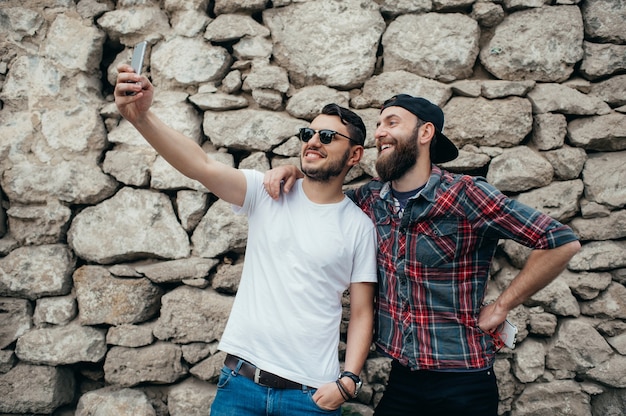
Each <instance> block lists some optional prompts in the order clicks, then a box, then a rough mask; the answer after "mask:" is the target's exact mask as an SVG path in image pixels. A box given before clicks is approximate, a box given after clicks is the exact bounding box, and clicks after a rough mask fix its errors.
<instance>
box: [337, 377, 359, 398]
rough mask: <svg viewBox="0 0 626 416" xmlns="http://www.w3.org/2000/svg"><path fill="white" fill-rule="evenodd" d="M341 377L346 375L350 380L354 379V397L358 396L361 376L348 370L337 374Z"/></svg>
mask: <svg viewBox="0 0 626 416" xmlns="http://www.w3.org/2000/svg"><path fill="white" fill-rule="evenodd" d="M343 377H348V378H350V379H352V381H354V385H355V386H356V387H355V389H354V397H356V396H358V395H359V393H360V392H361V387H363V381H362V380H361V378H360V377H359V376H357V375H356V374H354V373H351V372H350V371H343V372H342V373H341V375H340V376H339V378H343Z"/></svg>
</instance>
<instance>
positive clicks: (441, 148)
mask: <svg viewBox="0 0 626 416" xmlns="http://www.w3.org/2000/svg"><path fill="white" fill-rule="evenodd" d="M387 107H402V108H404V109H405V110H407V111H410V112H411V113H413V114H415V115H416V116H417V118H419V119H420V120H422V121H427V122H431V123H433V125H434V126H435V134H436V135H437V141H436V143H435V146H434V147H433V148H431V151H430V160H431V161H432V162H433V163H444V162H449V161H451V160H454V159H456V157H457V156H458V155H459V149H457V148H456V146H455V145H454V143H452V141H451V140H450V139H448V138H447V137H446V136H444V134H443V122H444V117H443V111H442V110H441V108H439V106H437V105H435V104H433V103H431V102H430V101H428V100H427V99H425V98H420V97H413V96H411V95H408V94H398V95H394V96H393V97H391V98H390V99H388V100H387V101H385V102H384V103H383V106H382V108H381V109H380V111H381V112H382V111H383V110H384V109H385V108H387Z"/></svg>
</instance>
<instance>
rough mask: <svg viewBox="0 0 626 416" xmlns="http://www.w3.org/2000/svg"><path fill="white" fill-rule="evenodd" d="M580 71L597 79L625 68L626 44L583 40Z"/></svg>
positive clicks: (590, 77)
mask: <svg viewBox="0 0 626 416" xmlns="http://www.w3.org/2000/svg"><path fill="white" fill-rule="evenodd" d="M583 50H584V57H583V61H582V64H581V65H580V71H581V72H582V74H583V75H584V76H585V77H586V78H588V79H592V80H593V79H598V78H601V77H604V76H607V75H612V74H616V73H619V72H622V71H624V69H626V45H614V44H611V43H604V44H599V43H592V42H583Z"/></svg>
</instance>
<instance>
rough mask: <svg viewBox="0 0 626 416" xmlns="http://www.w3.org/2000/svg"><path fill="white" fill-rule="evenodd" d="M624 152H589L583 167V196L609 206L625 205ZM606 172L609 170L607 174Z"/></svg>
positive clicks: (625, 170)
mask: <svg viewBox="0 0 626 416" xmlns="http://www.w3.org/2000/svg"><path fill="white" fill-rule="evenodd" d="M625 158H626V152H623V151H622V152H613V153H594V154H590V155H589V158H588V159H587V162H586V163H585V168H584V169H583V172H582V174H583V182H584V184H585V197H586V198H587V199H588V200H589V201H592V202H597V203H598V204H602V205H606V206H608V207H609V208H620V207H623V206H626V165H625V164H624V160H626V159H625ZM607 172H611V174H610V175H607Z"/></svg>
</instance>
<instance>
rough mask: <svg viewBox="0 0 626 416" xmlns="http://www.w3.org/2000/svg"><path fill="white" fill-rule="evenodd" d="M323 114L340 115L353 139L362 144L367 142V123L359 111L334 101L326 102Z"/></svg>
mask: <svg viewBox="0 0 626 416" xmlns="http://www.w3.org/2000/svg"><path fill="white" fill-rule="evenodd" d="M322 114H325V115H329V116H337V117H339V119H341V122H342V123H343V124H345V125H346V127H347V128H348V133H350V137H351V138H352V140H354V142H355V143H358V144H360V145H361V146H363V145H364V144H365V133H366V130H365V123H363V119H361V117H360V116H359V115H358V114H357V113H355V112H354V111H352V110H349V109H347V108H345V107H342V106H340V105H339V104H334V103H333V104H326V105H325V106H324V108H322Z"/></svg>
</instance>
